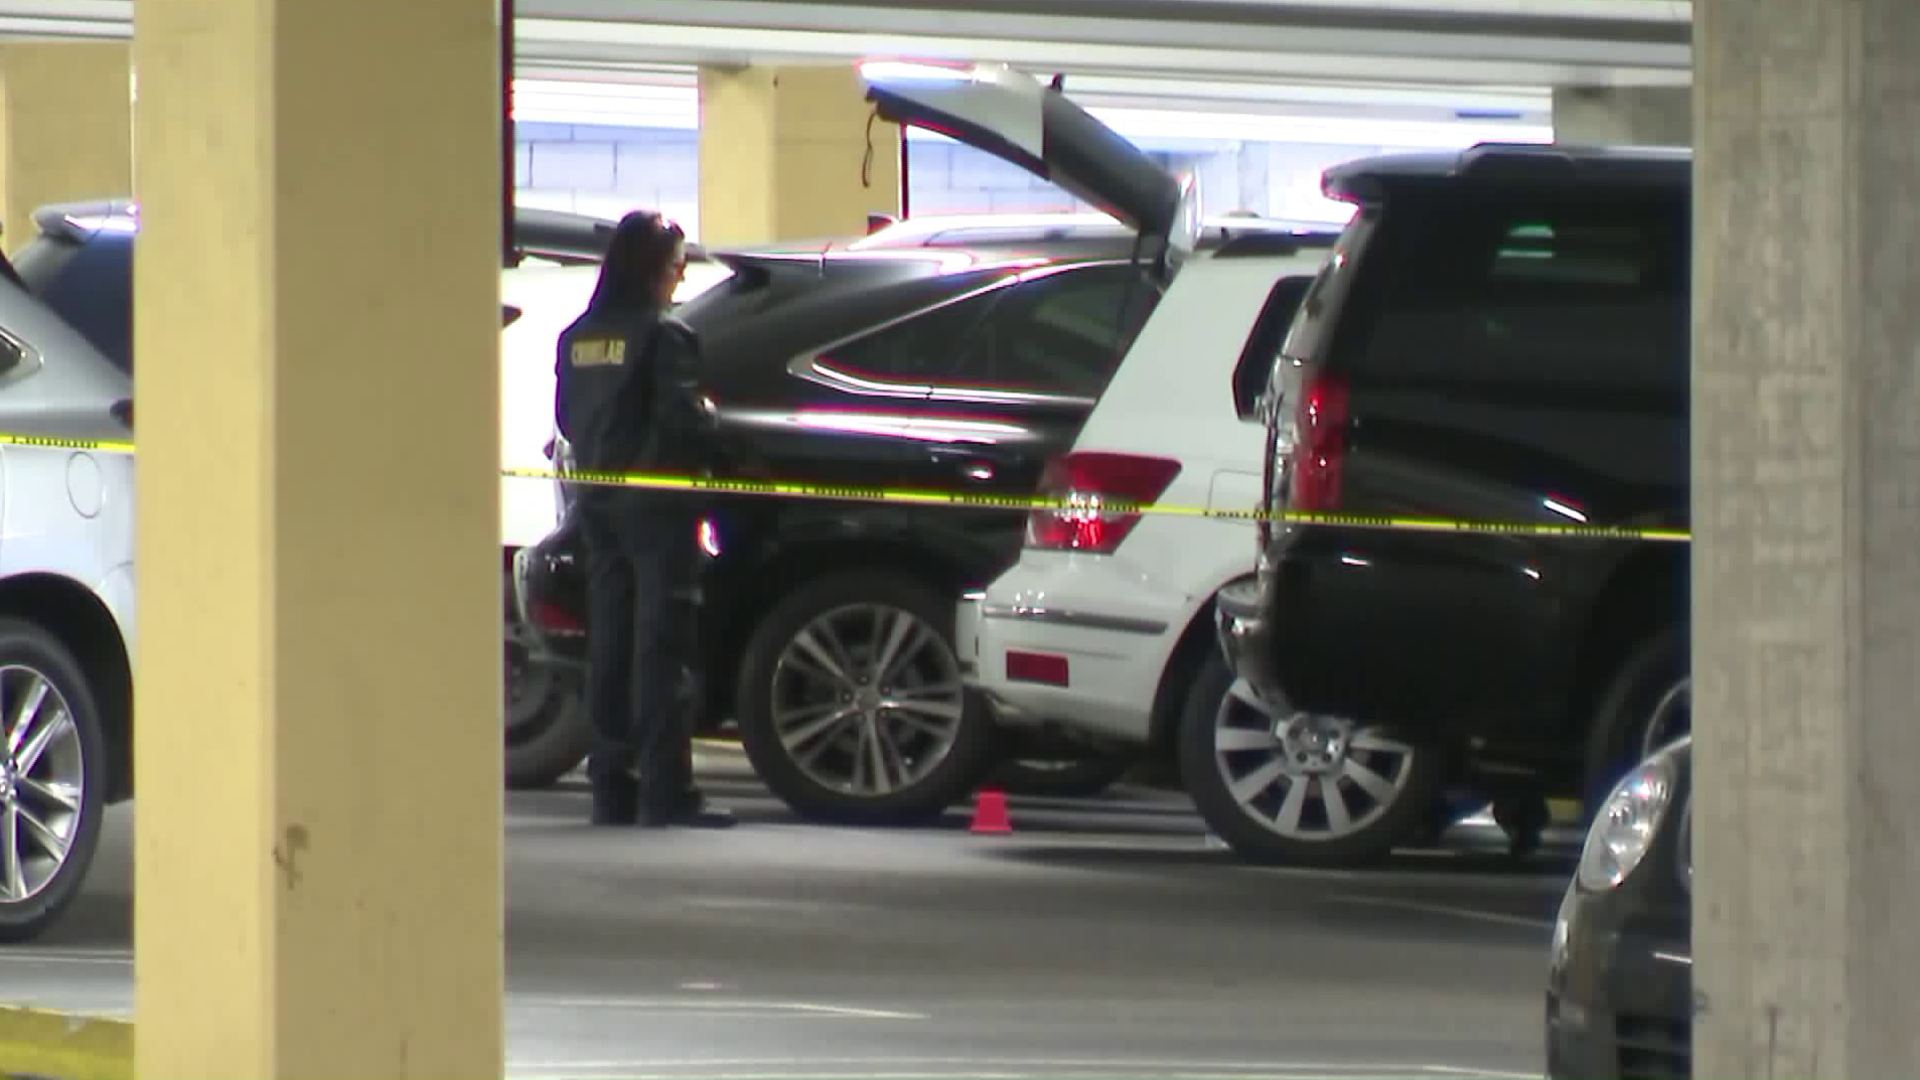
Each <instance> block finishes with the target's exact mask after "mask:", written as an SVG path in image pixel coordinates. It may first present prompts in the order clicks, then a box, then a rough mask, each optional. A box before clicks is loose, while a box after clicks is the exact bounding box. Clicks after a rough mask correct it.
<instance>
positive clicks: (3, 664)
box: [0, 618, 109, 942]
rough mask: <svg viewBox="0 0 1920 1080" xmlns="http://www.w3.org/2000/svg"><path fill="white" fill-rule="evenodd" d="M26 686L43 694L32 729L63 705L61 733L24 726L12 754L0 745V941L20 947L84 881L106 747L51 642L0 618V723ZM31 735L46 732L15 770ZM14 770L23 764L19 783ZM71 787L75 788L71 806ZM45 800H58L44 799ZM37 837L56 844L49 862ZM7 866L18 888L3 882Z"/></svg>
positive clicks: (99, 811) (7, 742)
mask: <svg viewBox="0 0 1920 1080" xmlns="http://www.w3.org/2000/svg"><path fill="white" fill-rule="evenodd" d="M36 685H37V686H43V687H45V689H46V691H47V694H46V696H45V697H44V698H43V699H42V700H41V703H40V705H39V707H38V708H37V709H35V710H34V713H33V715H34V717H35V718H37V721H38V723H39V724H47V723H50V722H52V720H51V718H52V717H54V716H55V715H57V713H56V712H55V711H54V709H55V708H56V707H57V706H64V711H65V713H66V715H67V717H68V718H69V719H70V720H71V725H70V726H69V727H68V728H66V729H64V730H61V729H58V728H46V729H43V728H40V727H38V726H36V727H34V728H31V729H29V732H28V734H27V736H26V737H25V740H26V741H25V742H24V743H22V744H21V745H19V746H16V745H14V740H13V739H12V737H11V735H12V733H11V732H10V731H9V732H8V733H7V735H6V736H4V737H0V942H21V941H30V940H32V939H34V938H37V937H39V936H41V935H42V934H44V933H45V932H46V931H47V930H48V929H50V928H51V927H52V926H53V925H54V924H55V923H56V922H58V921H59V919H60V917H61V916H62V915H63V914H64V913H65V912H66V909H67V907H68V906H69V905H70V904H72V903H73V900H74V897H75V896H77V895H79V892H80V888H81V886H82V885H83V884H84V883H85V881H86V877H87V871H88V868H89V867H90V866H91V865H92V863H93V854H94V850H95V848H96V847H97V846H98V845H99V841H100V823H101V818H102V817H104V816H105V813H106V798H105V796H106V786H107V782H108V773H109V767H108V761H107V741H106V735H105V731H104V728H103V726H102V724H101V720H100V710H99V704H98V701H97V699H96V697H95V695H94V689H93V687H92V685H91V684H90V683H89V682H88V681H87V677H86V673H85V671H84V670H83V669H82V668H81V667H80V664H79V661H77V660H75V659H74V656H73V654H72V652H70V651H69V650H68V649H67V647H66V646H65V645H64V644H62V643H61V642H60V640H59V639H58V638H56V637H55V636H54V635H52V634H50V633H48V632H47V631H45V630H43V629H41V628H40V627H38V626H36V625H34V624H32V623H30V622H26V621H24V620H21V619H16V618H0V717H4V718H5V723H8V724H10V723H12V722H13V720H12V718H13V716H14V715H15V713H16V710H17V709H18V708H19V707H20V706H21V705H22V704H23V703H24V702H23V699H22V697H21V695H22V694H27V693H33V692H35V691H34V690H33V687H35V686H36ZM38 730H54V731H55V732H56V734H55V735H54V736H53V739H52V741H50V742H49V743H47V744H45V745H44V746H42V747H41V749H40V750H39V752H38V753H37V754H36V755H35V759H34V760H32V761H30V762H23V761H22V760H21V755H20V754H18V753H17V751H21V750H25V749H27V748H28V747H30V746H31V745H32V743H33V740H34V735H33V732H34V731H38ZM22 764H26V765H28V766H30V767H28V768H27V769H26V770H25V772H24V779H22V772H21V770H20V769H19V766H20V765H22ZM56 784H58V785H62V786H61V787H57V788H56V787H53V785H56ZM72 785H78V787H79V797H78V798H74V797H73V794H72ZM54 793H57V794H58V795H59V796H61V797H62V798H61V799H60V800H59V801H56V800H55V799H54V798H50V797H49V796H50V794H54ZM62 802H64V804H65V806H62V805H61V803H62ZM41 830H46V831H48V832H51V833H52V834H54V835H56V836H58V837H59V838H60V840H61V841H62V842H63V843H64V844H65V851H64V852H63V853H61V854H60V855H59V856H58V857H57V858H55V857H54V856H53V854H52V853H51V852H50V850H49V849H48V848H47V847H46V844H45V842H44V841H43V840H41V839H40V837H41V836H42V835H45V833H43V832H41ZM16 861H18V863H19V865H20V866H21V870H22V877H21V880H19V881H14V880H10V878H11V876H12V867H13V866H14V865H15V864H16ZM16 886H24V887H23V888H20V889H19V890H18V891H21V892H25V893H26V895H24V896H21V897H14V896H12V895H11V892H12V891H14V890H15V889H16Z"/></svg>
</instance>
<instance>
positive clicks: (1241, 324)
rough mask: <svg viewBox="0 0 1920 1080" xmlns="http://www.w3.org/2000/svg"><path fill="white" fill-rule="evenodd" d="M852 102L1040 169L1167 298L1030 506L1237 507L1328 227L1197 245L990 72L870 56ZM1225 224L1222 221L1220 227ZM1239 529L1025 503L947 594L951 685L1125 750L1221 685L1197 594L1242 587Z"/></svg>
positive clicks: (1156, 738)
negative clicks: (1128, 244) (1007, 541)
mask: <svg viewBox="0 0 1920 1080" xmlns="http://www.w3.org/2000/svg"><path fill="white" fill-rule="evenodd" d="M862 73H863V75H864V76H865V78H866V80H867V83H868V87H869V92H868V97H869V98H870V99H872V100H873V101H874V102H875V103H876V104H877V105H878V107H879V110H880V112H881V114H882V115H883V116H884V117H886V118H887V119H891V120H895V121H896V122H906V123H916V124H920V125H922V126H926V127H931V128H934V129H936V130H939V131H942V132H945V133H946V134H948V135H950V136H951V137H953V138H955V139H958V140H960V141H962V142H965V143H968V144H970V145H972V146H974V147H977V148H979V149H982V150H985V151H987V152H989V153H992V154H995V155H997V156H999V157H1001V158H1004V159H1006V160H1008V161H1010V162H1013V163H1014V164H1017V165H1020V166H1021V167H1023V168H1025V169H1028V170H1029V171H1032V172H1034V173H1035V174H1037V175H1040V176H1043V177H1046V178H1047V179H1049V180H1052V181H1054V182H1055V183H1056V184H1058V185H1060V186H1061V187H1063V188H1066V189H1067V190H1069V191H1071V192H1073V193H1074V194H1076V195H1078V196H1080V197H1081V198H1083V199H1085V200H1087V201H1088V202H1090V203H1092V204H1094V205H1095V206H1096V207H1098V208H1099V209H1101V210H1103V211H1105V212H1107V213H1108V214H1110V215H1112V216H1113V217H1114V218H1115V219H1117V220H1118V221H1120V222H1122V223H1124V224H1125V225H1127V226H1128V227H1130V228H1132V229H1133V230H1135V231H1136V233H1137V235H1138V245H1139V246H1138V248H1137V250H1138V251H1139V252H1140V256H1141V258H1142V259H1150V260H1151V265H1152V267H1153V270H1154V274H1153V277H1154V279H1155V280H1156V282H1157V283H1158V284H1159V286H1160V287H1161V288H1162V290H1163V292H1162V294H1161V296H1160V299H1159V300H1158V302H1157V304H1156V305H1155V306H1154V308H1153V312H1152V315H1151V316H1150V317H1149V318H1148V319H1147V321H1146V324H1145V326H1144V327H1142V328H1141V330H1140V332H1139V333H1138V334H1137V336H1135V338H1134V339H1133V341H1132V342H1131V344H1130V345H1129V346H1128V347H1127V351H1126V354H1125V356H1124V358H1123V359H1122V362H1121V363H1120V365H1119V366H1118V368H1117V370H1116V373H1115V374H1114V376H1113V378H1112V379H1111V380H1110V381H1109V383H1108V384H1107V386H1106V387H1105V389H1104V390H1103V391H1102V392H1101V394H1100V395H1099V398H1098V400H1097V401H1096V402H1092V403H1090V404H1092V405H1093V410H1092V412H1091V414H1090V415H1089V416H1088V418H1087V419H1086V421H1085V422H1084V424H1083V425H1082V427H1081V429H1080V432H1079V435H1078V438H1077V440H1076V441H1075V443H1074V444H1073V449H1072V450H1071V452H1069V453H1067V454H1066V455H1064V456H1063V457H1061V458H1060V459H1058V460H1056V461H1054V462H1052V463H1051V464H1050V465H1049V466H1048V468H1047V469H1046V471H1045V474H1044V475H1043V476H1042V477H1041V480H1040V485H1039V486H1040V491H1039V494H1041V495H1045V496H1054V497H1069V498H1073V499H1076V500H1086V501H1089V502H1090V501H1092V500H1094V499H1097V498H1100V497H1104V498H1106V499H1108V500H1124V501H1129V502H1146V503H1152V502H1160V503H1166V504H1177V505H1181V506H1186V507H1207V508H1212V509H1224V510H1249V509H1251V508H1252V507H1254V506H1255V505H1256V504H1257V503H1258V501H1259V494H1260V483H1261V476H1260V463H1261V462H1262V461H1263V460H1264V449H1265V438H1266V432H1265V430H1264V426H1263V424H1262V422H1261V417H1260V416H1259V413H1258V409H1257V406H1256V404H1255V401H1254V397H1255V395H1256V394H1257V393H1258V391H1259V389H1261V388H1263V387H1264V386H1265V383H1266V376H1267V373H1268V370H1269V369H1270V366H1271V361H1272V357H1273V353H1274V350H1275V348H1276V347H1277V346H1278V343H1279V336H1280V334H1281V333H1282V332H1284V330H1285V329H1286V325H1287V323H1288V322H1289V321H1290V320H1291V317H1292V313H1293V309H1294V307H1295V306H1297V305H1298V304H1299V302H1300V298H1301V296H1302V295H1303V294H1304V293H1305V291H1306V288H1307V286H1308V285H1309V284H1310V283H1311V280H1312V278H1313V276H1314V275H1315V274H1316V273H1317V272H1318V270H1319V269H1320V266H1321V264H1322V263H1323V262H1324V261H1325V259H1326V257H1327V253H1328V252H1329V251H1330V250H1331V248H1332V246H1333V244H1334V241H1335V240H1336V239H1337V236H1336V234H1335V232H1334V231H1332V230H1331V229H1329V231H1324V232H1318V233H1313V234H1303V233H1295V232H1289V231H1287V230H1284V229H1280V230H1274V229H1266V230H1262V229H1260V228H1259V223H1258V222H1249V223H1248V225H1250V226H1253V228H1251V229H1250V230H1249V231H1247V232H1245V233H1244V234H1240V235H1233V236H1230V237H1228V238H1227V239H1226V240H1225V242H1223V243H1221V244H1219V245H1218V246H1210V247H1207V248H1204V249H1203V248H1200V247H1199V246H1198V245H1197V240H1198V239H1199V237H1200V236H1201V235H1202V233H1203V230H1202V228H1201V219H1200V209H1199V205H1198V202H1199V200H1198V197H1197V192H1196V191H1195V190H1194V188H1193V186H1192V185H1191V184H1190V183H1186V182H1183V181H1181V180H1178V179H1176V178H1175V177H1173V176H1172V175H1171V174H1170V173H1169V172H1168V170H1167V169H1165V168H1164V167H1163V166H1161V165H1160V164H1159V163H1158V162H1156V161H1155V160H1154V159H1152V158H1151V157H1149V156H1148V155H1147V154H1144V153H1142V152H1141V151H1140V150H1138V149H1137V148H1136V147H1134V146H1132V145H1131V144H1130V143H1128V142H1127V141H1126V140H1125V139H1123V138H1121V137H1120V136H1119V135H1117V134H1115V133H1114V132H1113V131H1111V130H1110V129H1108V128H1106V127H1105V126H1104V125H1101V124H1100V123H1099V121H1098V120H1096V119H1094V118H1093V117H1092V116H1090V115H1089V114H1087V113H1086V112H1084V111H1083V110H1081V109H1079V108H1078V107H1077V106H1075V105H1074V104H1073V103H1072V102H1070V101H1069V100H1068V99H1067V98H1066V96H1065V95H1064V93H1062V92H1061V90H1060V88H1059V84H1057V83H1056V84H1054V85H1053V86H1043V85H1042V84H1040V83H1039V82H1038V81H1037V80H1034V79H1032V78H1031V77H1028V76H1025V75H1023V74H1020V73H1018V72H1015V71H1013V70H1011V69H1009V68H1007V67H1005V66H1004V65H979V66H973V67H966V66H960V65H949V64H945V63H927V62H900V61H889V60H876V61H870V62H868V63H866V64H864V65H862ZM1222 224H1225V222H1224V221H1223V222H1222ZM1251 528H1252V522H1251V521H1250V520H1246V519H1243V520H1238V521H1236V520H1231V519H1224V518H1208V517H1201V516H1193V515H1189V516H1181V515H1169V514H1147V515H1139V514H1115V513H1111V512H1100V511H1098V510H1079V509H1076V510H1074V511H1071V512H1064V513H1062V512H1053V511H1046V512H1035V513H1033V514H1032V515H1030V517H1029V520H1028V527H1027V540H1026V547H1025V550H1024V552H1023V554H1022V556H1021V558H1020V559H1019V560H1018V562H1017V563H1016V564H1015V565H1014V566H1013V567H1012V568H1011V569H1010V570H1008V571H1006V572H1005V574H1004V575H1003V576H1001V577H1000V578H998V579H997V580H996V581H994V582H993V583H992V584H991V585H990V586H988V587H987V588H986V589H985V590H984V591H983V592H981V593H976V594H973V595H969V596H966V597H963V598H960V602H959V605H958V609H957V612H956V627H955V629H956V634H955V648H956V650H957V652H958V653H959V660H960V665H961V669H962V672H963V678H964V679H965V680H966V681H967V682H968V684H969V685H970V686H972V687H973V688H974V689H976V690H978V691H980V692H981V693H982V694H984V696H986V697H987V698H988V699H989V700H990V701H992V702H993V703H994V705H995V710H994V711H995V713H996V714H997V715H998V717H999V718H1000V721H1001V722H1002V723H1003V724H1009V725H1018V724H1028V725H1041V726H1047V727H1050V728H1053V729H1054V730H1056V731H1060V732H1062V733H1064V734H1068V735H1075V734H1077V735H1081V736H1083V737H1085V740H1086V741H1088V742H1090V743H1093V744H1094V745H1095V746H1104V747H1106V748H1111V749H1115V750H1120V751H1122V752H1123V753H1126V752H1129V751H1131V752H1134V753H1137V752H1138V751H1139V750H1141V749H1143V748H1146V747H1148V746H1149V745H1152V744H1154V743H1156V742H1160V741H1162V740H1165V739H1168V738H1170V737H1171V735H1172V734H1173V732H1174V731H1176V730H1177V728H1178V726H1179V725H1178V719H1179V717H1180V715H1181V714H1182V713H1183V712H1184V711H1185V710H1186V709H1187V708H1188V706H1189V705H1190V704H1192V703H1193V702H1194V701H1195V700H1197V698H1203V697H1208V696H1209V695H1210V696H1211V700H1207V701H1204V702H1202V703H1201V704H1200V705H1198V706H1196V707H1201V708H1204V709H1205V710H1206V713H1205V715H1207V716H1209V717H1211V716H1212V715H1213V710H1214V708H1215V706H1216V705H1217V704H1218V701H1219V697H1220V695H1221V694H1224V693H1225V686H1224V685H1221V684H1219V680H1218V679H1217V678H1206V677H1205V676H1206V675H1207V673H1208V661H1209V660H1212V661H1213V662H1214V665H1215V666H1218V660H1217V658H1216V653H1217V652H1218V650H1217V648H1216V647H1215V642H1214V629H1213V622H1212V619H1211V618H1209V613H1210V609H1211V601H1212V598H1213V596H1214V594H1215V593H1216V592H1217V591H1218V590H1219V589H1220V587H1221V586H1223V585H1225V584H1227V583H1229V582H1231V581H1234V580H1236V579H1238V578H1243V577H1250V576H1252V574H1253V570H1254V567H1253V558H1252V552H1253V543H1252V540H1253V538H1252V535H1251V533H1250V531H1249V530H1250V529H1251Z"/></svg>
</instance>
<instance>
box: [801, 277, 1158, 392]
mask: <svg viewBox="0 0 1920 1080" xmlns="http://www.w3.org/2000/svg"><path fill="white" fill-rule="evenodd" d="M1129 279H1132V280H1133V281H1134V285H1133V289H1132V291H1131V295H1129V293H1128V288H1127V282H1128V280H1129ZM1158 299H1159V297H1158V294H1157V293H1156V292H1155V291H1154V289H1153V287H1152V286H1151V285H1150V284H1149V283H1148V282H1147V281H1146V280H1145V278H1144V277H1141V276H1139V271H1137V270H1135V269H1133V268H1131V267H1128V266H1124V265H1097V266H1084V267H1077V268H1073V269H1068V270H1061V271H1056V272H1053V273H1048V274H1043V275H1041V276H1039V277H1035V278H1030V279H1028V280H1027V281H1024V282H1020V283H1019V284H1015V285H1009V286H1004V287H1001V288H997V289H991V290H988V291H986V292H983V293H979V294H978V295H975V296H971V297H968V298H966V299H964V300H958V301H955V302H953V303H949V304H946V305H945V306H942V307H939V308H935V309H933V310H931V311H928V312H926V313H925V314H922V315H918V316H915V317H913V318H911V319H908V320H906V321H904V322H900V323H896V324H895V325H893V326H891V327H888V328H887V329H885V330H881V331H879V332H877V333H874V334H869V335H867V336H865V337H862V338H859V339H856V340H855V341H852V342H849V343H848V344H846V345H842V346H838V347H836V348H833V349H830V350H828V353H827V355H826V356H824V357H823V358H822V359H823V360H825V361H827V362H829V363H831V364H833V365H834V366H835V367H838V368H840V369H842V370H845V371H848V372H849V373H852V374H864V375H869V376H875V377H879V378H885V379H889V380H896V381H912V382H917V383H928V384H940V385H946V386H969V387H985V388H991V389H1018V390H1034V391H1040V392H1044V393H1054V394H1071V395H1085V396H1098V395H1099V393H1100V391H1101V390H1103V389H1105V387H1106V384H1107V380H1108V379H1109V378H1110V377H1111V376H1112V375H1113V370H1114V367H1115V365H1116V364H1117V362H1118V359H1119V356H1120V355H1121V352H1122V350H1124V348H1125V347H1126V345H1127V344H1128V343H1129V342H1130V341H1131V339H1132V336H1133V334H1135V333H1137V332H1138V331H1139V328H1140V326H1141V325H1142V324H1143V323H1144V322H1145V319H1146V315H1147V314H1148V313H1150V312H1151V311H1152V309H1153V306H1154V304H1155V303H1156V302H1157V301H1158ZM1123 300H1125V301H1126V303H1127V304H1128V310H1130V311H1131V312H1132V313H1133V314H1132V317H1131V318H1129V319H1126V320H1124V323H1125V325H1124V327H1123V325H1122V323H1123V320H1122V319H1121V317H1120V312H1121V303H1122V301H1123Z"/></svg>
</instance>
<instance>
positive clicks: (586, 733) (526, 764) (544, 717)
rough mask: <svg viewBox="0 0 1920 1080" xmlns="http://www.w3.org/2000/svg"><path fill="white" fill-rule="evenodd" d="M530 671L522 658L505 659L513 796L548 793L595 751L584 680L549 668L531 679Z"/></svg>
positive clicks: (508, 765)
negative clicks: (540, 792)
mask: <svg viewBox="0 0 1920 1080" xmlns="http://www.w3.org/2000/svg"><path fill="white" fill-rule="evenodd" d="M513 648H514V647H513V646H511V645H510V646H509V647H508V649H509V652H511V651H512V650H513ZM531 666H532V662H531V661H528V660H526V659H525V658H524V656H523V657H522V658H521V659H519V660H518V661H516V660H515V658H514V657H512V656H509V657H508V659H507V680H506V687H505V697H506V703H505V708H506V710H507V730H506V738H507V747H506V774H507V787H508V789H509V790H512V791H538V790H541V789H543V788H550V787H552V786H553V785H555V784H557V783H559V782H560V779H561V777H564V776H566V775H567V774H568V773H570V772H572V771H574V770H575V769H577V768H579V767H580V763H581V762H583V761H585V760H586V759H587V752H588V751H590V750H591V749H592V748H593V725H592V724H591V723H590V722H589V721H590V719H591V718H590V717H589V716H588V715H587V701H586V689H585V686H584V685H583V684H584V680H582V679H581V678H580V676H579V675H577V674H575V673H573V672H571V671H562V670H558V669H557V668H555V667H553V666H548V667H547V670H545V671H544V672H541V673H539V674H538V675H535V676H529V674H528V670H527V669H528V668H530V667H531Z"/></svg>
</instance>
